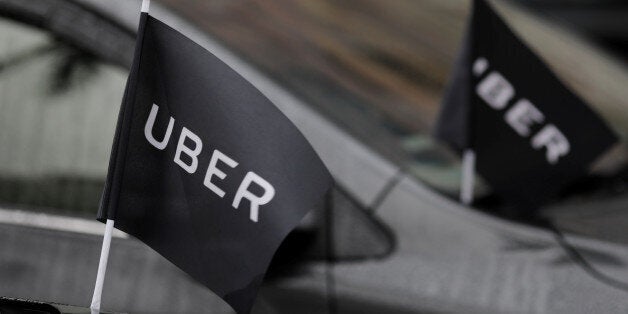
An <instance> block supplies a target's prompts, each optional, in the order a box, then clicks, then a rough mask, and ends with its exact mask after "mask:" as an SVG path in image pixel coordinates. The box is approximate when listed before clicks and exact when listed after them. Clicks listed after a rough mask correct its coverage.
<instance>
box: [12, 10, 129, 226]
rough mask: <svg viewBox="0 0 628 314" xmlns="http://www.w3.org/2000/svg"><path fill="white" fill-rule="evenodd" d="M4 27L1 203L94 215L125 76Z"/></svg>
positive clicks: (40, 36) (43, 38)
mask: <svg viewBox="0 0 628 314" xmlns="http://www.w3.org/2000/svg"><path fill="white" fill-rule="evenodd" d="M0 29H2V32H0V42H2V43H4V44H3V45H2V46H1V47H0V110H1V111H2V112H3V114H2V115H0V147H3V149H2V150H0V203H2V204H5V205H9V206H11V207H15V206H17V207H20V206H27V207H35V208H55V210H57V211H66V212H72V213H77V214H79V213H80V214H83V215H87V216H90V217H92V216H93V214H94V213H95V212H96V210H97V204H98V201H99V198H100V193H101V191H102V185H103V181H104V176H105V174H106V170H107V169H106V167H107V164H108V157H109V149H110V145H111V143H110V140H109V139H111V138H112V137H113V131H114V127H115V121H116V117H117V113H118V106H119V103H120V98H121V91H122V90H123V86H124V82H125V80H126V73H125V71H124V70H122V69H120V68H119V67H115V66H111V65H106V64H103V63H102V62H100V61H98V60H97V59H96V58H95V57H93V56H92V55H90V54H88V53H86V52H83V51H81V50H78V49H75V48H73V47H70V46H67V45H64V44H62V43H60V42H59V41H56V40H55V39H54V38H52V37H51V36H49V35H48V34H47V33H44V32H42V31H39V30H37V29H32V28H30V27H27V26H24V25H22V24H18V23H15V22H12V21H8V20H0ZM103 141H104V142H103Z"/></svg>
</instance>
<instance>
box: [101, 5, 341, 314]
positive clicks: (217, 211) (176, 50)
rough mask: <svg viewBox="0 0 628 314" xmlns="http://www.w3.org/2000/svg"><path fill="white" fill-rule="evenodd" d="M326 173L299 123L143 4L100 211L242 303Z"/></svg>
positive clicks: (320, 194)
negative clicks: (299, 128) (150, 14)
mask: <svg viewBox="0 0 628 314" xmlns="http://www.w3.org/2000/svg"><path fill="white" fill-rule="evenodd" d="M331 186H332V179H331V176H330V174H329V172H328V171H327V169H326V168H325V166H324V165H323V163H322V162H321V160H320V159H319V158H318V156H317V154H316V153H315V152H314V150H313V149H312V147H311V146H310V145H309V143H308V142H307V140H306V139H305V138H304V137H303V136H302V135H301V133H300V132H299V131H298V130H297V128H296V127H295V126H294V125H293V124H292V123H291V122H290V121H289V120H288V119H287V118H286V117H285V116H284V115H283V114H282V113H281V112H280V111H279V110H278V109H277V108H276V107H275V106H274V105H273V104H272V103H271V102H270V101H269V100H268V99H266V98H265V97H264V96H263V95H262V94H261V93H260V92H259V91H258V90H257V89H255V88H254V87H253V86H252V85H251V84H250V83H248V82H247V81H246V80H245V79H243V78H242V77H240V76H239V75H238V74H237V73H236V72H235V71H233V70H232V69H231V68H229V67H228V66H227V65H226V64H224V63H223V62H221V61H220V60H219V59H217V58H216V57H215V56H214V55H212V54H211V53H209V52H208V51H206V50H205V49H203V48H202V47H200V46H199V45H197V44H195V43H194V42H192V41H191V40H190V39H188V38H186V37H185V36H183V35H182V34H180V33H178V32H177V31H175V30H173V29H172V28H170V27H169V26H167V25H165V24H164V23H162V22H160V21H158V20H156V19H155V18H153V17H151V16H149V15H148V14H146V13H142V16H141V21H140V28H139V35H138V41H137V46H136V51H135V59H134V62H133V66H132V70H131V73H130V75H129V79H128V82H127V87H126V91H125V95H124V99H123V101H122V106H121V109H120V115H119V118H118V126H117V129H116V136H115V139H114V144H113V149H112V153H111V159H110V165H109V173H108V176H107V182H106V186H105V190H104V192H103V198H102V201H101V206H100V211H99V214H98V218H99V220H105V219H112V220H115V224H116V227H117V228H118V229H121V230H123V231H125V232H127V233H129V234H132V235H133V236H135V237H137V238H138V239H140V240H141V241H143V242H144V243H146V244H147V245H149V246H150V247H151V248H153V249H154V250H155V251H157V252H159V253H160V254H161V255H163V256H164V257H165V258H167V259H168V260H170V261H171V262H172V263H174V264H175V265H177V266H178V267H179V268H181V269H183V270H184V271H185V272H187V273H188V274H189V275H190V276H191V277H193V278H194V279H196V280H198V281H199V282H201V283H202V284H204V285H205V286H207V287H208V288H210V289H211V290H213V291H214V292H215V293H216V294H217V295H219V296H220V297H221V298H223V299H224V300H225V301H226V302H227V303H229V304H230V305H231V306H232V307H233V308H234V309H235V310H236V311H237V312H238V313H247V312H249V311H250V309H251V306H252V304H253V301H254V298H255V295H256V294H257V290H258V287H259V285H260V283H261V282H262V279H263V277H264V273H265V271H266V269H267V266H268V264H269V262H270V260H271V258H272V257H273V254H274V252H275V250H276V249H277V247H278V246H279V244H280V243H281V242H282V240H283V239H284V237H285V236H286V235H287V234H288V233H289V232H290V231H291V230H292V229H293V228H294V227H295V226H297V224H298V223H299V222H300V220H301V218H302V217H303V216H304V215H305V214H306V213H307V212H308V211H309V210H311V209H314V208H322V207H323V206H324V203H325V197H326V194H327V192H328V191H329V190H330V188H331Z"/></svg>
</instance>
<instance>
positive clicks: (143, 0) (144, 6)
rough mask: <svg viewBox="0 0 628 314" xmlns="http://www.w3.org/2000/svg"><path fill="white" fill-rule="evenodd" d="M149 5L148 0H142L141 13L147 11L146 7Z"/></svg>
mask: <svg viewBox="0 0 628 314" xmlns="http://www.w3.org/2000/svg"><path fill="white" fill-rule="evenodd" d="M149 7H150V0H142V13H144V12H146V13H148V8H149Z"/></svg>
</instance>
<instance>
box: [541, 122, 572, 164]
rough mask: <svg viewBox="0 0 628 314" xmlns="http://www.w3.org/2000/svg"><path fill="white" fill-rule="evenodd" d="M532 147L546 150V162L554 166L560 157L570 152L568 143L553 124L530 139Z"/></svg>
mask: <svg viewBox="0 0 628 314" xmlns="http://www.w3.org/2000/svg"><path fill="white" fill-rule="evenodd" d="M532 147H534V148H535V149H540V148H542V147H545V148H547V153H546V157H547V161H548V162H549V163H550V164H552V165H554V164H556V163H557V162H558V159H559V158H560V157H561V156H565V155H567V154H568V153H569V150H570V145H569V141H568V140H567V138H566V137H565V136H564V135H563V133H561V132H560V130H559V129H558V128H557V127H556V126H554V125H553V124H548V125H546V126H545V127H544V128H543V129H541V131H539V133H537V134H536V135H535V136H534V137H533V138H532Z"/></svg>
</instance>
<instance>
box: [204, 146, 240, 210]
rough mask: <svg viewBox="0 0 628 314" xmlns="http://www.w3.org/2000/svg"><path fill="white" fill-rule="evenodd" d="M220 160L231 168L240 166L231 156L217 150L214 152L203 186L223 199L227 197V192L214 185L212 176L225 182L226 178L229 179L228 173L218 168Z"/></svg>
mask: <svg viewBox="0 0 628 314" xmlns="http://www.w3.org/2000/svg"><path fill="white" fill-rule="evenodd" d="M219 160H220V161H222V162H223V163H225V164H226V165H227V166H229V167H231V168H235V167H236V166H237V165H238V162H237V161H235V160H233V159H231V158H229V156H227V155H225V154H223V153H221V152H220V151H219V150H217V149H215V150H214V153H213V154H212V157H211V159H210V160H209V167H207V173H205V180H204V181H203V184H205V186H206V187H208V188H209V189H210V190H212V192H214V193H216V195H218V196H220V197H221V198H222V197H224V196H225V191H223V190H222V189H221V188H219V187H217V186H216V185H215V184H214V183H212V176H214V175H215V176H217V177H218V178H220V179H223V180H224V179H225V177H227V174H226V173H224V172H222V171H221V170H220V169H218V168H217V167H216V164H217V163H218V161H219Z"/></svg>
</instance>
